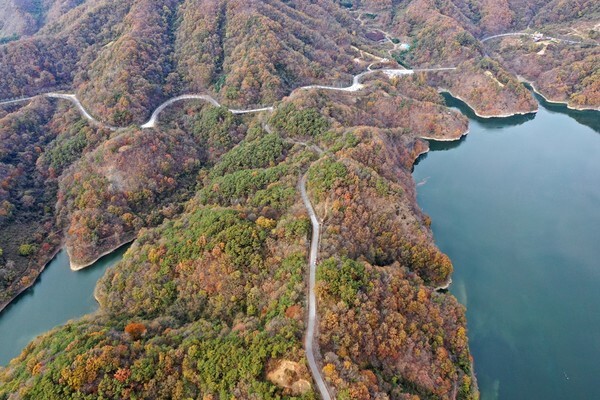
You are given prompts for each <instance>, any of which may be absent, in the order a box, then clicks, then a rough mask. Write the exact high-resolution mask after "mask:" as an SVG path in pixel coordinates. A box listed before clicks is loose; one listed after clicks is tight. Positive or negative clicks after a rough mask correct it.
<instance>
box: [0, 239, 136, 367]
mask: <svg viewBox="0 0 600 400" xmlns="http://www.w3.org/2000/svg"><path fill="white" fill-rule="evenodd" d="M127 248H128V246H124V247H122V248H120V249H118V250H116V251H114V252H113V253H111V254H110V255H108V256H105V257H103V258H101V259H100V260H98V261H97V262H96V263H95V264H94V265H92V266H90V267H88V268H86V269H83V270H81V271H77V272H74V271H71V269H70V268H69V257H68V256H67V252H66V251H65V250H61V251H60V252H59V253H58V254H57V255H56V257H55V258H54V259H53V260H52V261H51V262H50V263H49V264H48V265H47V266H46V269H45V270H44V272H42V274H41V276H40V277H39V278H38V280H37V281H36V283H35V284H34V285H33V286H32V287H31V288H29V289H27V290H26V291H25V292H23V293H22V294H21V295H20V296H19V297H17V298H16V299H15V300H13V302H12V303H11V304H10V305H9V306H8V307H6V308H5V309H4V311H2V313H0V338H1V340H0V366H6V365H8V363H9V362H10V360H11V359H13V358H14V357H16V356H18V355H19V354H20V353H21V351H22V350H23V349H24V348H25V347H26V346H27V344H28V343H29V342H31V341H32V340H33V339H34V338H35V337H36V336H38V335H40V334H42V333H45V332H47V331H49V330H51V329H52V328H54V327H56V326H59V325H62V324H64V323H65V322H67V321H68V320H70V319H73V318H77V317H81V316H83V315H85V314H89V313H91V312H94V311H95V310H97V309H98V303H97V302H96V300H95V299H94V288H95V287H96V283H97V282H98V279H99V278H100V277H101V276H102V275H104V272H105V271H106V269H107V268H109V267H111V266H112V265H114V264H116V263H117V262H119V261H120V260H121V258H122V257H123V254H124V253H125V251H126V250H127Z"/></svg>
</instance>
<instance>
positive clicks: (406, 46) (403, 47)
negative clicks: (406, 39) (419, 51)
mask: <svg viewBox="0 0 600 400" xmlns="http://www.w3.org/2000/svg"><path fill="white" fill-rule="evenodd" d="M398 48H399V49H400V50H401V51H409V50H410V44H408V43H402V44H401V45H400V46H398Z"/></svg>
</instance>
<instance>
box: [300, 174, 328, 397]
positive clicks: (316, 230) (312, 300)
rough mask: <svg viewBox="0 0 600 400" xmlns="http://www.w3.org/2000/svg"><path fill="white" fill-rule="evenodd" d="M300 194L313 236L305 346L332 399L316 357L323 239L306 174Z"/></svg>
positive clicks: (317, 377) (316, 377) (318, 379)
mask: <svg viewBox="0 0 600 400" xmlns="http://www.w3.org/2000/svg"><path fill="white" fill-rule="evenodd" d="M299 187H300V195H301V196H302V201H303V202H304V206H305V207H306V211H307V212H308V215H309V216H310V222H311V224H312V238H311V241H310V257H309V264H310V269H309V279H308V280H309V283H308V328H307V329H306V336H305V338H304V347H305V350H306V358H307V360H308V365H309V367H310V371H311V373H312V375H313V378H314V380H315V382H316V383H317V388H318V389H319V393H320V394H321V398H322V399H323V400H331V395H330V394H329V390H328V389H327V385H326V384H325V380H323V375H322V374H321V370H320V369H319V366H318V365H317V360H316V357H315V347H318V344H316V340H315V332H316V330H317V296H316V294H315V284H316V282H317V257H318V255H319V240H320V239H321V225H320V223H319V219H318V218H317V214H315V210H314V209H313V206H312V204H311V203H310V199H309V198H308V195H307V193H306V174H305V175H304V176H303V177H302V178H301V179H300V183H299ZM317 352H318V349H317Z"/></svg>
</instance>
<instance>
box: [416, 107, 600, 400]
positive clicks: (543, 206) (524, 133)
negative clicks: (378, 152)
mask: <svg viewBox="0 0 600 400" xmlns="http://www.w3.org/2000/svg"><path fill="white" fill-rule="evenodd" d="M445 97H446V99H447V102H448V104H449V105H450V106H453V107H457V108H459V109H461V111H463V112H464V113H465V114H466V115H467V116H469V118H470V119H471V121H470V133H469V135H468V136H467V137H465V138H463V139H462V140H461V141H458V142H452V143H441V142H432V143H431V152H430V153H429V154H427V155H425V156H423V157H422V158H421V159H420V160H419V162H418V163H417V165H416V166H415V170H414V174H413V176H414V179H415V181H416V182H417V184H418V188H417V191H418V202H419V205H420V206H421V208H422V209H423V211H424V212H425V213H427V214H428V215H429V216H431V218H432V221H433V222H432V229H433V233H434V237H435V241H436V244H437V245H438V246H439V248H440V249H441V250H442V251H443V252H445V253H446V254H448V256H450V258H451V259H452V261H453V264H454V268H455V272H454V275H453V281H454V283H453V284H452V286H451V288H450V291H451V292H452V293H453V294H454V295H455V296H456V297H457V298H458V299H459V301H460V302H461V303H463V304H464V305H466V306H467V320H468V327H469V338H470V346H471V350H472V354H473V356H474V359H475V372H476V374H477V379H478V382H479V386H480V390H481V394H482V399H483V400H494V399H507V400H508V399H510V400H515V399H546V400H547V399H599V398H600V381H599V380H598V378H599V377H600V365H599V363H598V360H599V359H600V112H594V111H588V112H581V111H571V110H568V109H567V108H566V107H565V106H562V105H554V104H548V103H546V102H544V101H543V100H542V99H540V98H538V101H540V102H541V105H540V110H539V112H538V113H537V115H535V116H533V115H529V116H519V117H512V118H506V119H490V120H483V119H478V118H476V117H475V116H474V115H473V113H472V112H470V110H468V108H466V106H465V105H464V104H463V103H461V102H460V101H458V100H455V99H452V98H451V97H449V96H445Z"/></svg>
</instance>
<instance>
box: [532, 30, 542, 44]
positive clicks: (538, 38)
mask: <svg viewBox="0 0 600 400" xmlns="http://www.w3.org/2000/svg"><path fill="white" fill-rule="evenodd" d="M541 40H544V34H543V33H540V32H536V33H534V34H533V41H534V42H539V41H541Z"/></svg>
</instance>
